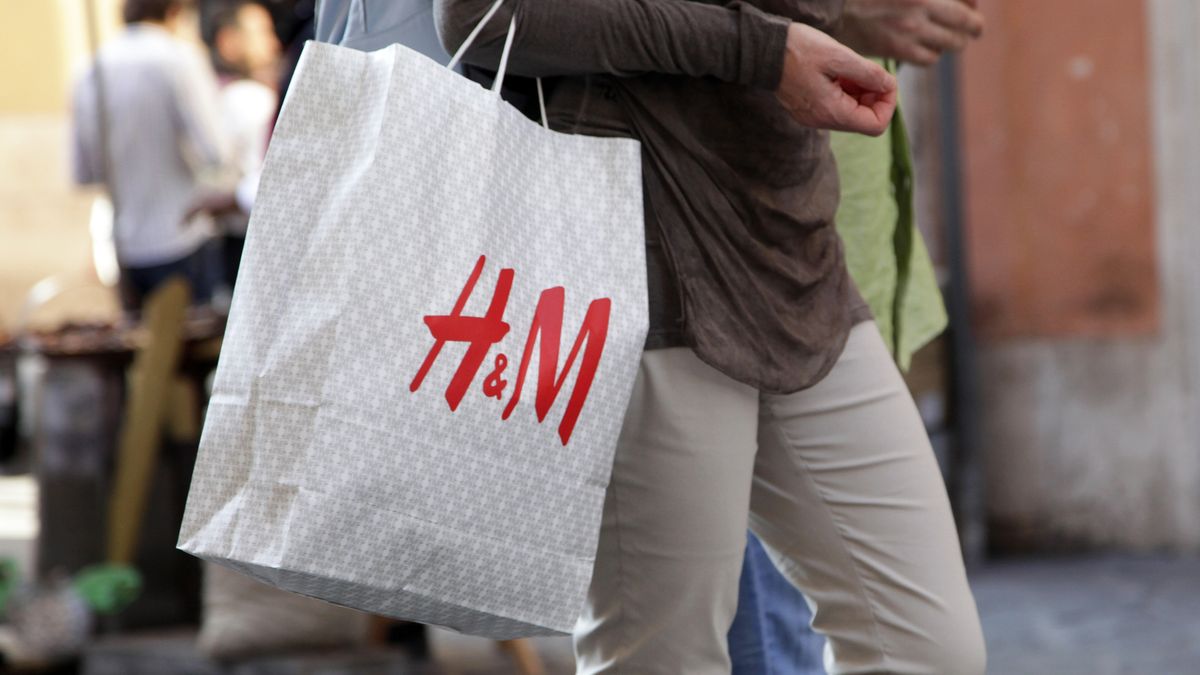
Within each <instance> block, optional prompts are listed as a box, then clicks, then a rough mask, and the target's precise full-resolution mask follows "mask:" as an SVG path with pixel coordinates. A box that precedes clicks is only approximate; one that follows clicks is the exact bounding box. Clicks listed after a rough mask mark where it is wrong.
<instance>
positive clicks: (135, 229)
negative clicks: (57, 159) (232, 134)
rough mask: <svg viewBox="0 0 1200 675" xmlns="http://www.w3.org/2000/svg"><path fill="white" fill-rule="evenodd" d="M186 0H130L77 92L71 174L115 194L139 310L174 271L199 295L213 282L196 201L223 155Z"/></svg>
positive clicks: (207, 219) (209, 235)
mask: <svg viewBox="0 0 1200 675" xmlns="http://www.w3.org/2000/svg"><path fill="white" fill-rule="evenodd" d="M184 6H185V2H184V0H126V2H125V5H124V9H123V14H124V19H125V23H126V28H125V30H124V31H122V32H121V33H120V34H119V35H118V36H116V37H115V38H114V39H113V40H112V41H110V42H109V43H107V44H106V45H104V46H103V47H102V48H101V49H100V50H99V53H98V54H97V56H96V59H95V60H94V62H93V63H92V64H91V66H90V67H89V68H88V69H87V71H86V72H85V73H84V74H83V75H82V76H81V77H80V78H79V80H78V81H77V83H76V85H75V90H74V95H73V103H72V106H73V113H74V119H73V122H74V128H73V143H72V149H73V162H72V167H73V176H74V179H75V181H76V182H77V183H79V184H96V183H98V184H103V185H104V186H105V187H106V188H107V190H108V192H109V194H110V196H111V198H112V201H113V206H114V224H113V238H114V241H115V244H116V251H117V258H118V262H119V264H120V267H121V296H122V302H123V304H124V306H125V307H126V309H127V310H136V309H138V308H139V307H140V306H141V303H142V301H143V299H144V298H145V296H146V295H147V294H149V293H150V292H151V291H153V290H154V289H155V288H156V287H157V286H158V285H159V284H161V283H162V282H163V281H165V280H166V279H167V278H168V277H171V276H174V275H179V276H182V277H184V278H185V279H186V280H187V281H188V282H189V284H190V285H191V291H192V298H193V301H194V302H196V303H204V302H207V301H208V299H209V298H210V297H211V295H212V290H213V287H214V283H215V281H216V279H215V274H214V264H213V261H212V258H213V256H214V255H215V254H216V251H215V249H213V248H212V246H211V245H210V243H211V242H212V240H213V237H214V233H215V229H214V226H213V221H212V218H211V216H209V215H208V214H206V213H199V212H195V211H194V210H193V209H192V208H191V205H192V203H193V200H194V199H195V198H196V195H197V194H198V193H199V192H200V190H201V186H202V184H203V182H204V180H205V179H206V177H211V178H213V179H214V180H217V178H215V176H219V175H220V171H221V170H222V169H223V167H224V162H225V159H226V157H227V150H226V143H225V140H224V134H223V132H222V130H221V124H220V118H219V114H218V111H217V86H216V78H215V76H214V74H213V71H212V68H211V66H210V65H209V63H208V61H207V59H205V58H204V55H203V54H202V53H201V52H200V51H198V50H196V49H195V48H194V47H193V46H191V45H189V44H188V43H186V42H184V41H183V40H180V39H178V38H177V37H176V36H175V35H174V31H175V30H176V29H177V27H178V23H179V20H180V12H181V10H182V9H183V8H184Z"/></svg>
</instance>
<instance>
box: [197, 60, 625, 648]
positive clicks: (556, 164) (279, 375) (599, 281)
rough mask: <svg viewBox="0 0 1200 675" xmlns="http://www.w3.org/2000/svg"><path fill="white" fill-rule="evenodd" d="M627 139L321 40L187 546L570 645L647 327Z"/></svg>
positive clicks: (265, 225)
mask: <svg viewBox="0 0 1200 675" xmlns="http://www.w3.org/2000/svg"><path fill="white" fill-rule="evenodd" d="M641 195H642V193H641V164H640V154H639V146H638V144H637V143H636V141H632V140H626V139H600V138H589V137H582V136H572V135H566V134H559V133H555V132H551V131H549V130H547V129H544V128H543V127H541V126H539V125H538V124H536V123H534V122H531V121H529V120H528V119H526V118H525V117H523V116H521V115H520V113H518V112H517V111H516V110H515V109H513V108H511V107H509V106H508V105H507V104H505V103H503V102H502V101H500V99H499V98H498V97H497V96H495V95H494V94H493V93H492V92H489V91H487V90H485V89H483V88H481V87H479V86H478V85H477V84H475V83H473V82H471V81H469V80H466V79H465V78H462V77H460V76H458V75H455V74H454V73H452V72H451V71H449V70H447V69H446V68H443V67H441V66H439V65H437V64H436V63H434V62H433V61H431V60H429V59H427V58H425V57H424V56H421V55H420V54H417V53H416V52H413V51H411V50H408V49H406V48H404V47H401V46H398V45H396V46H392V47H389V48H387V49H384V50H381V51H378V52H372V53H369V54H368V53H362V52H358V51H354V50H351V49H346V48H341V47H335V46H331V45H326V44H320V43H309V44H308V45H307V47H306V48H305V52H304V54H303V57H302V59H301V62H300V66H299V68H298V69H297V72H296V76H295V79H294V81H293V84H292V88H291V90H290V91H289V93H288V97H287V101H286V103H285V106H284V110H283V113H282V115H281V116H280V119H279V122H278V124H277V127H276V130H275V133H274V136H273V138H272V140H271V146H270V149H269V151H268V153H267V159H266V164H265V167H264V171H263V176H262V182H261V186H260V190H259V195H258V198H257V201H256V205H255V209H254V213H253V216H252V219H251V222H250V228H249V234H248V238H247V241H246V250H245V254H244V259H243V263H242V269H241V271H240V273H239V278H238V285H237V291H236V293H235V296H234V299H233V306H232V309H231V313H230V320H229V327H228V330H227V332H226V338H225V344H224V349H223V351H222V354H221V361H220V365H219V367H218V370H217V375H216V379H215V383H214V390H213V395H212V399H211V403H210V405H209V409H208V416H207V419H206V422H205V427H204V434H203V438H202V440H201V447H200V455H199V458H198V460H197V465H196V469H195V474H194V478H193V481H192V488H191V493H190V495H189V498H188V507H187V513H186V515H185V518H184V525H183V529H182V531H181V533H180V547H181V548H182V549H184V550H186V551H188V552H190V553H192V554H194V555H197V556H200V557H202V558H205V559H208V560H212V561H214V562H219V563H222V564H225V565H228V566H231V567H234V568H236V569H238V570H240V571H242V572H244V573H247V574H249V575H251V576H254V577H256V578H258V579H261V580H263V581H267V582H269V583H271V584H274V585H276V586H278V587H281V588H284V589H287V590H291V591H295V592H299V593H302V594H305V595H310V596H314V597H317V598H321V599H324V600H328V601H330V602H334V603H337V604H341V605H347V606H350V607H355V608H359V609H363V610H367V611H371V612H376V613H380V614H385V615H390V616H394V617H399V618H404V619H409V620H415V621H421V622H425V623H432V624H438V625H442V626H446V627H449V628H452V629H455V630H459V631H462V632H467V633H473V634H478V635H484V636H488V637H494V638H511V637H518V636H524V635H537V634H556V633H563V632H568V631H569V630H570V629H571V627H572V625H573V624H574V621H575V618H576V616H577V615H578V613H579V611H580V609H581V608H582V603H583V600H584V598H585V595H586V591H587V585H588V583H589V580H590V578H591V573H592V565H593V561H594V555H595V547H596V541H597V537H598V532H599V523H600V514H601V508H602V505H603V500H604V494H605V488H606V486H607V483H608V479H609V474H610V471H611V466H612V457H613V449H614V447H615V444H616V439H617V434H618V432H619V430H620V427H621V422H622V419H623V416H624V411H625V408H626V405H627V403H628V399H629V394H630V390H631V388H632V386H633V381H634V378H635V375H636V372H637V364H638V361H639V358H640V355H641V350H642V347H643V343H644V340H645V334H646V329H647V319H646V316H647V308H646V281H645V259H644V248H643V247H644V242H643V236H644V235H643V229H642V228H643V216H642V201H641V199H642V196H641Z"/></svg>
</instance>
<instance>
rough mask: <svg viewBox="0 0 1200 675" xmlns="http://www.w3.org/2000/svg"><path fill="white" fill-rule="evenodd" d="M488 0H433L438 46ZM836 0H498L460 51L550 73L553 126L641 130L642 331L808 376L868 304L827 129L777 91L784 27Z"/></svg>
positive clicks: (703, 351)
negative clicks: (846, 255) (857, 276)
mask: <svg viewBox="0 0 1200 675" xmlns="http://www.w3.org/2000/svg"><path fill="white" fill-rule="evenodd" d="M492 4H493V0H435V2H434V5H435V17H436V19H437V22H438V31H439V33H440V35H441V37H442V41H443V43H444V44H445V45H446V47H447V48H448V49H449V50H450V51H454V50H455V48H457V47H458V45H460V44H461V43H462V42H463V40H464V39H465V38H466V36H467V34H468V33H469V32H470V31H471V30H472V29H473V28H474V27H475V25H476V24H477V23H478V22H479V20H480V19H481V18H482V16H483V15H484V13H486V11H487V10H488V9H489V8H490V7H491V5H492ZM841 9H842V0H753V1H748V2H727V3H724V4H711V3H706V2H701V1H698V0H506V1H505V3H504V4H503V5H502V8H501V10H500V12H499V13H498V14H497V16H495V17H494V18H493V19H492V20H491V21H490V22H489V24H488V26H487V27H485V29H484V30H483V32H482V33H481V34H480V36H479V38H478V39H477V40H476V42H475V44H474V45H472V47H471V49H470V50H469V51H468V53H467V54H466V56H465V60H466V61H467V62H468V63H471V64H474V65H478V66H482V67H492V68H494V67H495V66H496V64H497V63H498V62H499V57H500V52H501V50H502V48H503V45H504V39H505V35H506V32H507V29H508V25H509V19H510V17H511V16H512V15H513V13H515V14H516V34H515V36H514V38H513V47H512V52H511V55H510V58H509V66H508V67H509V72H510V73H514V74H517V75H525V76H539V77H552V78H555V81H554V87H553V90H552V93H551V95H550V97H549V99H548V101H547V113H548V115H547V116H548V117H549V120H550V123H551V126H552V127H553V128H555V129H557V130H560V131H566V132H570V133H584V134H589V135H602V136H626V137H633V138H637V139H638V140H640V141H641V143H642V153H643V180H644V185H645V195H644V201H645V204H646V225H647V227H646V246H647V249H646V254H647V264H648V274H649V286H650V335H649V338H648V339H647V348H648V349H653V348H660V347H670V346H685V345H686V346H690V347H691V348H692V349H694V350H695V352H696V354H697V355H698V356H699V357H700V358H701V359H703V360H704V361H706V362H707V363H709V364H711V365H712V366H714V367H716V368H717V369H718V370H720V371H722V372H723V373H725V374H726V375H728V376H730V377H732V378H734V379H737V380H739V381H742V382H745V383H747V384H750V385H752V386H755V387H757V388H759V389H761V390H763V391H767V392H772V393H789V392H793V391H797V390H799V389H803V388H805V387H808V386H811V385H813V384H815V383H816V382H818V381H819V380H820V379H821V378H822V377H824V375H825V374H826V373H827V372H828V371H829V369H830V368H831V367H832V366H833V363H834V362H835V361H836V360H837V358H838V356H839V355H840V354H841V351H842V347H843V346H844V344H845V340H846V336H847V334H848V333H849V330H850V328H851V327H852V326H853V325H854V324H855V323H857V322H859V321H862V320H865V319H867V318H869V316H870V314H869V310H868V309H867V306H866V303H864V302H863V300H862V299H861V297H860V296H859V295H858V292H857V290H855V288H854V285H853V283H852V282H851V281H850V277H849V275H848V273H847V271H846V266H845V262H844V259H843V255H842V244H841V241H840V240H839V238H838V235H837V233H836V232H835V230H834V213H835V211H836V209H837V203H838V178H837V171H836V167H835V165H834V161H833V155H832V153H831V151H830V148H829V139H828V135H827V133H825V132H822V131H818V130H815V129H811V128H808V127H804V126H801V125H800V124H798V123H797V122H795V121H794V120H793V119H792V118H791V116H790V115H789V114H788V113H787V111H786V110H785V109H784V108H783V106H782V105H781V104H780V103H779V102H778V100H777V99H776V98H775V95H774V89H775V88H776V87H777V86H778V84H779V81H780V77H781V74H782V69H783V56H784V48H785V42H786V37H787V27H788V25H789V23H790V22H791V21H793V20H794V21H800V22H803V23H807V24H810V25H812V26H815V27H817V28H820V29H828V28H829V27H830V26H832V25H833V24H834V23H835V22H836V21H837V20H838V19H839V18H840V14H841Z"/></svg>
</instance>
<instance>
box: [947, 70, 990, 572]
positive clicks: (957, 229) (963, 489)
mask: <svg viewBox="0 0 1200 675" xmlns="http://www.w3.org/2000/svg"><path fill="white" fill-rule="evenodd" d="M937 82H938V87H937V89H938V116H939V122H940V125H939V127H940V130H941V138H940V141H941V142H940V143H939V145H940V147H941V154H942V156H941V162H942V171H941V174H942V186H941V187H942V190H941V192H942V209H943V217H944V219H945V220H944V222H945V223H946V253H947V258H948V263H949V267H950V288H949V291H950V292H949V294H948V295H947V297H946V303H947V309H948V310H949V314H950V333H949V339H950V380H951V383H950V387H951V396H952V401H953V403H952V411H953V412H952V414H953V420H954V429H955V434H954V437H955V439H954V443H955V452H954V461H953V462H952V463H951V466H950V480H949V487H950V498H951V500H952V502H953V504H954V510H955V512H956V514H957V516H958V528H959V538H960V539H961V541H962V547H963V557H964V558H965V559H966V561H967V564H968V565H973V564H978V563H980V562H982V561H983V559H984V557H985V556H986V553H987V504H986V496H985V492H984V490H985V485H984V474H983V457H982V456H981V452H980V447H979V423H978V414H979V389H978V374H977V368H976V363H975V358H976V355H975V342H974V338H973V336H972V331H971V308H970V293H969V290H970V288H969V280H968V278H967V260H966V255H967V254H966V247H965V244H964V239H965V233H964V231H963V230H964V227H963V226H964V217H963V185H962V155H961V146H960V129H959V105H958V103H959V99H958V96H959V87H958V60H957V58H956V57H954V56H953V55H948V56H946V57H944V58H942V60H941V61H940V62H939V63H938V66H937Z"/></svg>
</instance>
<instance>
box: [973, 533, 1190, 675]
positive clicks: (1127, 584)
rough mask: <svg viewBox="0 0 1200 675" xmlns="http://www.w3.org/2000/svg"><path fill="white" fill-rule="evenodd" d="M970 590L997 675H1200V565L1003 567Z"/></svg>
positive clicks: (1031, 563)
mask: <svg viewBox="0 0 1200 675" xmlns="http://www.w3.org/2000/svg"><path fill="white" fill-rule="evenodd" d="M971 582H972V586H973V588H974V589H975V598H976V601H977V602H978V605H979V611H980V615H981V616H982V618H983V626H984V633H985V635H986V636H987V641H988V652H989V658H988V662H989V668H988V673H990V674H991V675H1076V674H1078V675H1200V558H1178V557H1169V556H1145V557H1138V556H1128V555H1125V556H1116V555H1109V556H1094V557H1080V558H1048V559H1034V560H1030V559H1016V560H1011V561H996V562H993V563H990V564H989V565H987V566H986V567H984V568H982V569H980V570H979V571H977V572H976V573H974V574H972V575H971Z"/></svg>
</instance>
